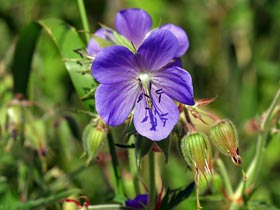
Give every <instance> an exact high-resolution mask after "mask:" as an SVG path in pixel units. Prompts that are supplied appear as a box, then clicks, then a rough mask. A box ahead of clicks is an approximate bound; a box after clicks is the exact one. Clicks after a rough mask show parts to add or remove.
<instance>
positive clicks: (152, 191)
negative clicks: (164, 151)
mask: <svg viewBox="0 0 280 210" xmlns="http://www.w3.org/2000/svg"><path fill="white" fill-rule="evenodd" d="M149 178H150V182H149V203H148V210H154V207H155V191H156V187H155V156H154V152H153V151H150V153H149Z"/></svg>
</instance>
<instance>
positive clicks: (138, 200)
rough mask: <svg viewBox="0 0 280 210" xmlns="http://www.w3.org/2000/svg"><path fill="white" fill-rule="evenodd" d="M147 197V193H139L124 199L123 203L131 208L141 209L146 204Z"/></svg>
mask: <svg viewBox="0 0 280 210" xmlns="http://www.w3.org/2000/svg"><path fill="white" fill-rule="evenodd" d="M148 199H149V196H148V194H139V195H137V196H136V197H135V198H134V199H132V200H127V201H125V205H126V206H127V207H131V208H133V209H143V208H144V206H147V205H148Z"/></svg>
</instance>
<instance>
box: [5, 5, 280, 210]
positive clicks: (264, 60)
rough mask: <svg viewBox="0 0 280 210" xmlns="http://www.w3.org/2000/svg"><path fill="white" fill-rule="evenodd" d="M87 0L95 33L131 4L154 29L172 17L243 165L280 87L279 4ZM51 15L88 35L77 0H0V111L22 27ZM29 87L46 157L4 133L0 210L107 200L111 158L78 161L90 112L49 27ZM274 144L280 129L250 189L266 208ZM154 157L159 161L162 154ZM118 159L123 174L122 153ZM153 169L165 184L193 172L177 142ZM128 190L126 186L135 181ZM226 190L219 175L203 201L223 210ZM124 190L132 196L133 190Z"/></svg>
mask: <svg viewBox="0 0 280 210" xmlns="http://www.w3.org/2000/svg"><path fill="white" fill-rule="evenodd" d="M85 5H86V11H87V15H88V20H89V23H90V27H91V32H94V31H95V30H96V29H98V28H99V25H98V23H105V24H106V25H108V26H110V27H114V17H115V14H116V13H117V12H118V11H119V10H120V9H125V8H130V7H138V8H142V9H145V10H146V11H147V12H148V13H149V14H150V15H151V16H152V19H153V23H154V27H157V26H159V25H161V24H164V23H173V24H176V25H179V26H181V27H182V28H183V29H185V31H186V32H187V34H188V37H189V40H190V48H189V50H188V52H187V53H186V55H184V57H183V64H184V67H185V68H186V69H187V70H188V71H189V72H190V73H191V75H192V77H193V85H194V90H195V98H196V99H201V98H210V97H217V99H216V101H215V102H214V103H213V104H211V105H210V106H208V109H209V110H211V111H213V112H215V113H217V115H219V116H221V117H226V118H229V119H231V120H232V121H233V122H234V123H235V124H236V125H237V127H238V130H239V132H240V144H241V145H240V153H241V155H242V156H243V159H244V167H245V168H246V166H247V165H248V164H249V162H250V160H251V158H252V156H253V153H254V151H255V145H256V132H255V130H254V129H252V126H251V124H250V123H249V122H250V120H252V119H253V118H254V117H256V118H257V119H258V118H259V117H260V115H261V114H262V113H263V112H264V111H265V110H266V109H267V107H268V106H269V104H270V102H271V100H272V98H273V96H274V95H275V93H276V91H277V89H278V88H279V80H280V41H279V34H280V1H278V0H229V1H228V0H209V1H205V0H204V1H203V0H154V1H152V0H85ZM50 17H56V18H61V19H63V20H65V21H66V22H68V23H69V24H71V25H72V26H74V27H75V28H76V29H77V30H78V31H79V33H80V34H81V36H82V37H83V35H84V34H83V33H85V32H84V31H83V28H82V24H81V20H80V14H79V11H78V6H77V2H76V1H74V0H24V1H19V0H10V1H6V0H0V108H1V107H4V106H5V104H7V103H8V101H10V99H11V98H12V97H13V95H12V91H11V90H12V86H13V82H12V76H11V62H12V59H13V53H14V49H15V44H16V42H17V38H18V35H19V33H20V32H21V30H22V29H23V28H24V27H25V26H26V25H27V24H28V23H30V22H31V21H36V20H39V19H42V18H50ZM28 90H29V91H28V92H29V99H30V100H32V101H35V102H36V104H38V106H39V109H40V110H39V111H34V110H31V111H30V110H29V111H30V112H31V113H32V114H31V115H32V116H31V117H29V118H28V119H30V120H34V119H37V120H38V121H42V122H43V125H42V123H38V124H40V125H38V126H39V127H40V128H41V127H43V128H42V129H43V130H44V131H42V132H41V135H43V137H42V139H44V140H42V141H43V143H42V145H45V147H46V150H47V155H46V157H45V156H43V157H41V156H40V155H38V148H36V146H35V148H36V149H37V150H36V149H34V147H32V146H31V147H30V145H26V144H21V143H20V142H17V143H15V145H13V146H11V148H8V149H7V142H6V141H5V140H4V137H3V135H2V136H1V133H0V137H1V141H0V154H1V155H0V207H1V204H2V205H3V206H5V205H7V206H9V205H12V203H16V202H18V201H19V200H21V201H27V200H31V199H38V198H42V197H46V196H50V195H52V194H55V193H57V192H62V191H63V190H66V189H72V188H79V189H80V190H81V194H82V195H86V196H88V197H89V198H90V200H91V201H92V204H99V203H106V202H108V201H109V200H110V199H112V196H113V191H112V187H111V185H110V183H108V180H106V178H104V177H106V176H105V175H104V173H106V170H105V169H104V167H105V168H106V169H108V170H109V172H108V173H112V172H111V171H112V169H111V166H110V161H108V160H107V161H106V158H105V160H104V162H105V166H104V165H102V164H101V163H93V164H92V165H91V166H89V167H87V168H86V167H84V165H85V163H84V160H81V159H80V156H81V154H82V153H83V148H82V143H81V132H82V129H83V128H84V126H85V124H86V123H87V122H88V121H89V119H90V118H89V117H88V116H87V115H86V114H81V113H78V112H77V110H79V109H81V104H80V102H79V100H78V97H77V96H76V94H75V91H74V88H73V85H72V84H71V81H70V78H69V76H68V74H67V71H66V70H65V67H64V64H63V61H62V60H61V58H60V56H59V54H58V51H57V49H56V48H55V46H54V44H53V43H52V40H51V39H50V38H49V36H48V35H47V34H46V33H45V32H42V34H41V36H40V38H39V40H38V43H37V46H36V53H35V54H34V57H33V63H32V76H31V81H30V84H29V87H28ZM29 111H28V112H29ZM34 113H36V114H34ZM0 114H1V116H0V118H2V119H3V118H5V116H4V115H5V113H4V111H2V112H0ZM28 115H29V114H28ZM67 117H68V118H67ZM69 119H71V120H69ZM73 122H75V123H73ZM69 125H71V126H69ZM2 128H3V127H2ZM204 128H205V126H203V127H201V129H204ZM35 129H36V128H35ZM44 132H45V133H44ZM42 133H44V134H42ZM34 135H35V134H34ZM38 135H40V134H38ZM34 138H37V137H36V135H35V137H34ZM22 145H23V147H22ZM279 148H280V142H279V135H276V136H275V137H274V138H273V139H272V140H271V141H270V144H269V145H268V150H267V152H266V153H267V154H266V158H265V162H264V164H263V166H264V167H263V168H262V170H261V173H260V175H259V178H260V179H259V180H260V182H259V184H260V188H259V189H258V190H257V192H256V194H254V199H255V200H256V201H262V202H263V205H264V206H266V205H267V206H266V209H269V205H270V204H273V205H274V206H278V207H279V208H280V199H279V197H280V190H279V189H280V181H279V179H278V177H279V166H280V165H279V163H280V161H279V160H280V159H279ZM105 151H106V148H105V149H104V152H105ZM119 152H122V151H121V150H120V151H119ZM39 157H41V159H40V158H39ZM158 158H159V159H160V161H161V162H163V157H162V155H159V157H158ZM122 163H123V165H124V167H123V170H124V174H127V173H128V169H127V168H126V166H127V160H126V158H124V159H123V160H122ZM225 163H226V166H227V167H228V168H229V171H230V174H232V176H231V179H232V182H233V183H236V182H237V181H238V179H240V178H241V171H240V170H238V169H236V168H235V167H234V166H233V165H232V164H231V162H230V160H228V159H225ZM44 164H45V165H44ZM44 167H46V168H45V169H44ZM159 168H160V171H161V172H162V174H163V175H158V176H157V177H158V178H159V182H160V177H161V176H162V178H163V181H164V183H165V184H168V186H169V187H171V188H177V187H182V186H184V185H187V183H189V182H191V180H192V178H193V174H192V173H191V172H188V171H187V170H186V167H185V165H184V163H183V161H182V159H181V158H180V157H179V155H178V151H177V148H176V145H175V144H174V145H173V147H172V153H171V154H170V156H169V162H168V164H167V165H165V164H161V165H160V166H159ZM104 171H105V172H104ZM127 176H128V179H129V175H127ZM110 182H112V180H111V181H110ZM128 183H129V182H128ZM111 184H112V183H111ZM130 184H131V183H130ZM128 185H129V184H128ZM127 188H128V192H130V190H129V189H130V188H131V186H127ZM222 188H223V186H222V181H221V179H220V177H219V175H218V174H215V182H214V184H213V187H212V189H211V190H212V194H213V195H215V196H211V197H208V198H207V197H205V198H203V199H202V205H203V206H204V209H206V210H208V209H209V210H210V209H213V210H214V209H227V205H226V199H225V198H224V196H223V194H222ZM128 196H129V197H133V196H134V195H133V191H132V192H131V193H130V194H129V195H128ZM60 206H61V204H60V203H56V204H54V205H51V206H48V207H44V208H43V207H42V208H38V209H61V208H60ZM195 208H196V203H195V199H194V198H191V199H189V200H187V201H185V202H183V203H182V204H181V205H180V206H178V207H177V210H183V209H195ZM258 208H259V209H260V207H256V209H258ZM3 209H5V208H3ZM68 209H70V207H68ZM271 209H272V207H271Z"/></svg>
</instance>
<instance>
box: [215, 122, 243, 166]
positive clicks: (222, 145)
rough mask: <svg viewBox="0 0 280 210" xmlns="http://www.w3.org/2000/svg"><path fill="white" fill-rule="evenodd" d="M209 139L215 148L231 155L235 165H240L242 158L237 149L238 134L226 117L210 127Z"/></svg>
mask: <svg viewBox="0 0 280 210" xmlns="http://www.w3.org/2000/svg"><path fill="white" fill-rule="evenodd" d="M210 139H211V141H212V142H213V144H214V145H215V146H216V147H217V149H218V150H219V151H220V152H221V153H223V154H224V155H226V156H229V157H231V159H232V162H233V163H234V164H235V165H236V166H240V164H241V162H242V159H241V157H240V155H239V151H238V146H239V143H238V134H237V131H236V128H235V126H234V125H233V123H232V122H231V121H229V120H227V119H225V120H221V121H219V122H218V123H217V124H215V125H214V126H213V127H212V128H211V129H210Z"/></svg>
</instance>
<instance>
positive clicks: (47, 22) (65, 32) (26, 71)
mask: <svg viewBox="0 0 280 210" xmlns="http://www.w3.org/2000/svg"><path fill="white" fill-rule="evenodd" d="M42 29H43V30H45V31H46V32H47V33H48V34H49V36H50V38H51V39H52V40H53V42H54V44H55V45H56V47H57V49H58V51H59V53H60V55H61V58H62V60H63V61H64V64H65V67H66V69H67V71H68V73H69V76H70V78H71V80H72V82H73V85H74V87H75V89H76V92H77V94H78V96H79V97H80V98H82V97H83V96H84V95H86V94H87V93H89V92H90V91H91V90H92V89H93V88H95V86H96V84H95V83H94V79H93V77H92V76H91V75H90V74H82V73H81V69H82V67H81V63H79V62H78V61H80V60H81V58H80V55H79V54H78V53H76V52H74V51H75V50H77V49H81V48H85V45H84V43H83V42H82V40H81V38H80V36H79V34H78V33H77V31H76V30H75V29H74V28H73V27H71V26H69V25H68V24H67V23H65V22H64V21H62V20H60V19H54V18H51V19H43V20H39V21H38V22H33V23H31V24H29V25H28V26H27V27H26V28H24V30H23V31H22V33H21V34H20V36H19V39H18V42H17V45H16V50H15V55H14V59H13V63H12V71H13V77H14V92H15V93H23V94H24V95H25V96H27V86H28V79H29V76H30V73H31V72H30V69H31V62H32V56H33V54H34V51H35V46H36V42H37V39H38V37H39V35H40V31H41V30H42ZM82 104H83V105H84V107H85V108H86V109H87V110H89V111H94V110H95V109H94V100H93V97H92V98H87V100H83V101H82Z"/></svg>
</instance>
